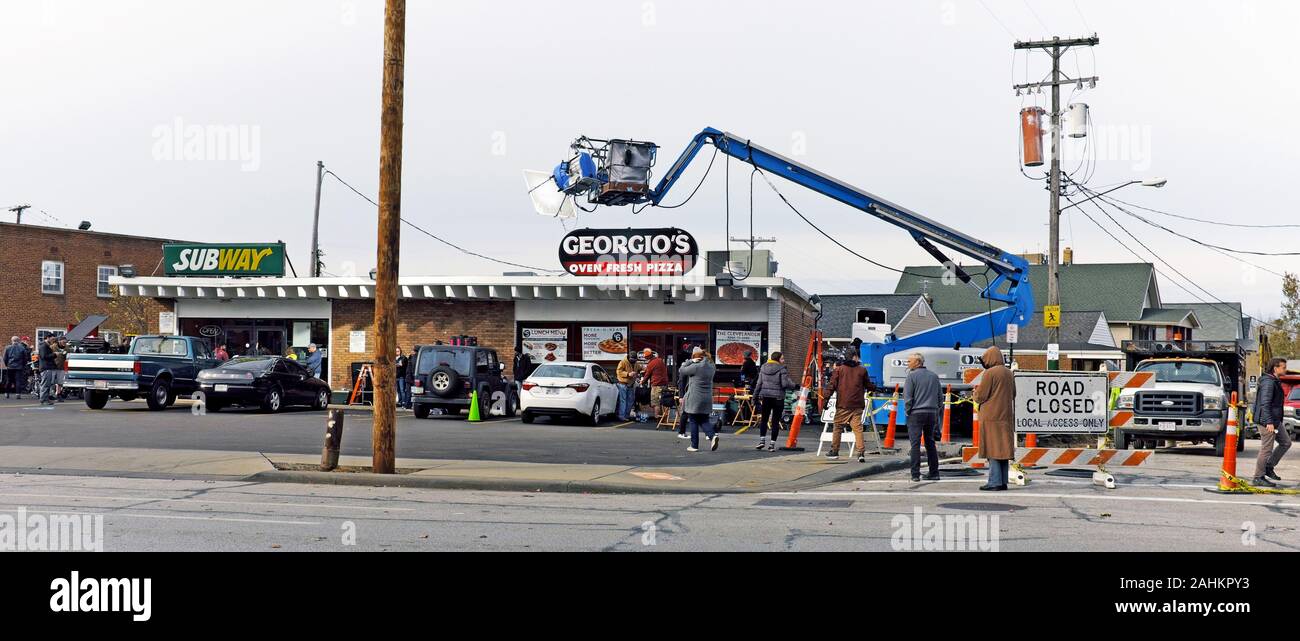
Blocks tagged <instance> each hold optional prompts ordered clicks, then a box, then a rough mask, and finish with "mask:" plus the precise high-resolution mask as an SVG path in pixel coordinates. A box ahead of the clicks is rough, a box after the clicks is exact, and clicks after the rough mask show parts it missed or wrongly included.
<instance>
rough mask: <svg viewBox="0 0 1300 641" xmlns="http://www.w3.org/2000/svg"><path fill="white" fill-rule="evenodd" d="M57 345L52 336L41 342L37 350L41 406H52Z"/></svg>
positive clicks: (56, 364) (56, 366)
mask: <svg viewBox="0 0 1300 641" xmlns="http://www.w3.org/2000/svg"><path fill="white" fill-rule="evenodd" d="M57 348H58V347H57V343H56V342H55V340H54V337H53V336H50V337H49V338H46V339H45V340H44V341H41V345H40V347H39V348H38V349H37V365H38V366H39V368H40V372H41V374H40V376H41V382H40V398H41V405H53V404H54V384H55V378H54V372H55V371H57V368H58V356H57V353H56V350H57Z"/></svg>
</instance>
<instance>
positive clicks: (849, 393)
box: [826, 351, 867, 463]
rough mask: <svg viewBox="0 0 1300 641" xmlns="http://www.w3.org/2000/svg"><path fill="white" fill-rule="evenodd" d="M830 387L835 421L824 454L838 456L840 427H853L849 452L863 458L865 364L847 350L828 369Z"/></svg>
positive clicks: (828, 456) (863, 459)
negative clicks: (846, 353) (847, 352)
mask: <svg viewBox="0 0 1300 641" xmlns="http://www.w3.org/2000/svg"><path fill="white" fill-rule="evenodd" d="M830 388H831V389H833V390H835V418H834V420H835V423H834V425H835V426H834V428H832V430H831V432H832V434H831V450H830V451H829V452H827V453H826V458H828V459H830V460H832V461H833V460H835V459H838V458H839V457H840V439H841V437H842V435H843V434H844V428H845V427H846V426H847V427H848V428H850V429H852V430H853V450H854V452H853V455H854V456H856V457H857V459H858V462H859V463H866V462H867V443H866V440H865V439H864V438H863V435H862V413H863V412H864V411H866V409H867V368H865V367H863V366H862V364H861V363H859V362H858V356H857V354H854V353H852V352H851V351H850V353H849V354H848V355H847V356H846V357H845V358H844V362H842V363H840V364H839V365H838V366H836V368H835V371H833V372H831V380H830Z"/></svg>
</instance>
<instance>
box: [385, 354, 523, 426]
mask: <svg viewBox="0 0 1300 641" xmlns="http://www.w3.org/2000/svg"><path fill="white" fill-rule="evenodd" d="M505 368H506V366H505V364H504V363H502V362H501V361H500V359H498V358H497V353H496V350H493V349H489V348H486V347H467V346H459V345H416V346H415V355H414V358H413V359H412V365H411V370H410V374H408V375H409V376H410V383H411V407H412V408H413V409H414V410H415V416H416V418H428V417H429V412H430V411H431V410H433V409H435V408H436V409H440V410H443V411H444V412H447V413H451V414H456V413H459V412H460V411H461V410H467V409H469V405H470V400H471V398H472V396H473V393H474V392H475V391H477V392H478V402H479V414H480V415H481V416H488V415H489V414H491V413H492V411H493V410H500V412H499V413H503V414H505V415H506V416H514V415H515V412H516V411H517V409H518V407H519V392H518V390H517V389H515V384H514V383H513V382H512V381H510V380H508V379H507V378H506V377H505Z"/></svg>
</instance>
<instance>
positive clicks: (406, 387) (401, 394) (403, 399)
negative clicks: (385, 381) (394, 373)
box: [397, 376, 411, 407]
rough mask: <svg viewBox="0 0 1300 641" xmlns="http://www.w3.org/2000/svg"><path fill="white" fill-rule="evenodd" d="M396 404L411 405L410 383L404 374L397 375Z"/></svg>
mask: <svg viewBox="0 0 1300 641" xmlns="http://www.w3.org/2000/svg"><path fill="white" fill-rule="evenodd" d="M397 404H398V405H399V406H401V407H410V406H411V384H410V383H408V382H407V381H406V377H405V376H399V377H397Z"/></svg>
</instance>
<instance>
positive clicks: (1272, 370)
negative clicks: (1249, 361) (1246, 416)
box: [1253, 358, 1291, 487]
mask: <svg viewBox="0 0 1300 641" xmlns="http://www.w3.org/2000/svg"><path fill="white" fill-rule="evenodd" d="M1285 373H1286V361H1285V360H1283V359H1281V358H1275V359H1273V360H1271V361H1269V362H1268V368H1267V370H1265V372H1264V375H1263V376H1261V377H1259V390H1258V391H1257V392H1256V393H1255V412H1254V414H1253V418H1254V422H1255V424H1256V425H1258V426H1259V458H1257V459H1255V485H1266V486H1270V487H1271V486H1273V481H1281V480H1282V478H1281V477H1280V476H1278V475H1277V472H1276V471H1275V470H1274V468H1276V467H1277V464H1278V463H1280V462H1281V461H1282V457H1283V456H1285V455H1286V452H1287V450H1289V449H1291V434H1290V433H1288V432H1287V431H1286V425H1285V424H1284V423H1283V422H1282V408H1283V405H1284V404H1285V402H1286V396H1285V395H1284V394H1283V393H1282V381H1281V380H1279V377H1280V376H1282V375H1283V374H1285ZM1275 441H1276V443H1277V449H1273V444H1274V442H1275Z"/></svg>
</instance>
